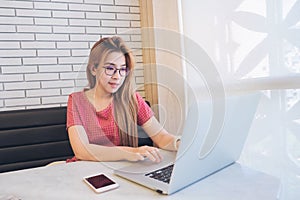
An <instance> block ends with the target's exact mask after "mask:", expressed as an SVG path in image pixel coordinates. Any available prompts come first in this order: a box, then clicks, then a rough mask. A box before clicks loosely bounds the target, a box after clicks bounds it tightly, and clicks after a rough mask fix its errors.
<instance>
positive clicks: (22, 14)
mask: <svg viewBox="0 0 300 200" xmlns="http://www.w3.org/2000/svg"><path fill="white" fill-rule="evenodd" d="M116 34H118V35H120V36H121V37H123V39H124V40H125V41H127V42H128V44H129V46H130V47H131V48H132V49H133V50H134V55H135V60H136V62H137V65H138V66H140V65H141V62H142V51H141V35H140V34H141V31H140V12H139V1H138V0H31V1H28V0H0V111H4V110H14V109H29V108H40V107H55V106H64V105H66V102H67V98H68V95H69V94H70V93H71V92H73V91H77V90H82V88H83V87H85V86H86V84H87V81H86V77H85V64H86V62H87V59H88V54H89V50H90V48H91V46H92V45H93V44H94V42H95V41H97V40H98V39H99V38H100V37H103V36H111V35H116ZM135 74H136V83H137V85H138V88H142V89H141V91H140V92H141V94H144V91H143V88H144V87H142V85H143V81H144V78H143V69H142V68H141V67H138V68H137V69H136V73H135Z"/></svg>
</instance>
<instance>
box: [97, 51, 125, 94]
mask: <svg viewBox="0 0 300 200" xmlns="http://www.w3.org/2000/svg"><path fill="white" fill-rule="evenodd" d="M103 63H104V64H103V65H102V66H98V67H97V68H95V69H93V71H94V72H95V74H96V87H97V89H100V90H101V91H102V92H103V93H104V94H105V93H106V94H112V93H115V92H117V91H118V89H119V88H120V87H121V86H122V84H123V82H124V80H125V78H126V72H127V69H126V61H125V56H124V55H123V54H122V53H120V52H112V53H110V54H108V56H107V57H106V59H105V60H104V62H103ZM122 75H123V76H122Z"/></svg>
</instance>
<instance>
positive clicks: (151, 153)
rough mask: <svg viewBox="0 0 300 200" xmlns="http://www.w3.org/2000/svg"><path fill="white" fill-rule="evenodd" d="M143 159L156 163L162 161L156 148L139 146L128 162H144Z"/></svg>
mask: <svg viewBox="0 0 300 200" xmlns="http://www.w3.org/2000/svg"><path fill="white" fill-rule="evenodd" d="M145 158H148V159H150V160H151V161H153V162H156V163H159V162H161V161H162V159H163V157H162V156H161V154H160V152H159V149H158V148H156V147H151V146H141V147H137V148H135V149H134V150H133V155H131V156H130V158H129V159H128V160H129V161H139V160H144V159H145Z"/></svg>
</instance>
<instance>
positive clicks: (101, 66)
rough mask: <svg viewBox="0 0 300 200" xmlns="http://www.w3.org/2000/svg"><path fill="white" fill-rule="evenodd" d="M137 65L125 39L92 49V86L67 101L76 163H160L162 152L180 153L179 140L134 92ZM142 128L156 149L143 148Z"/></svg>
mask: <svg viewBox="0 0 300 200" xmlns="http://www.w3.org/2000/svg"><path fill="white" fill-rule="evenodd" d="M133 70H134V61H133V56H132V54H131V51H130V49H129V48H128V47H127V46H126V45H125V43H124V42H123V40H122V39H121V38H120V37H117V36H114V37H110V38H102V39H101V40H99V41H98V42H96V43H95V44H94V46H93V47H92V49H91V51H90V55H89V61H88V64H87V68H86V74H87V79H88V82H89V88H88V89H85V90H84V91H80V92H75V93H72V94H71V95H70V96H69V100H68V112H67V128H68V134H69V138H70V142H71V146H72V149H73V151H74V154H75V158H74V159H75V160H77V159H78V160H91V161H117V160H129V161H139V160H144V159H145V158H148V159H150V160H152V161H153V162H160V161H161V160H162V156H161V154H160V153H159V149H158V148H162V149H166V150H170V151H176V150H177V148H178V145H179V142H180V141H179V139H178V138H177V137H175V136H173V135H172V134H170V133H168V132H167V131H166V130H165V129H164V128H163V127H162V126H161V125H160V124H159V122H158V121H157V120H156V118H155V117H154V115H153V112H152V111H151V109H150V108H149V106H148V105H147V104H146V103H145V101H144V100H143V99H142V97H141V96H140V95H139V93H137V92H136V91H135V90H134V84H133V80H134V75H133ZM137 125H140V126H142V128H143V129H144V130H145V132H146V133H147V134H148V136H149V137H150V138H151V139H152V141H153V142H154V144H155V146H157V147H158V148H156V147H153V146H140V147H139V146H138V132H137Z"/></svg>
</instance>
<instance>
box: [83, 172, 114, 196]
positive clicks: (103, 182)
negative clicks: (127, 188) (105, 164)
mask: <svg viewBox="0 0 300 200" xmlns="http://www.w3.org/2000/svg"><path fill="white" fill-rule="evenodd" d="M83 180H84V182H85V183H86V184H88V185H89V186H90V187H91V188H92V189H93V190H94V191H95V192H96V193H102V192H106V191H108V190H112V189H115V188H117V187H119V184H118V183H117V182H116V181H114V180H112V179H111V178H109V177H108V176H107V175H105V174H103V173H101V174H95V175H91V176H87V177H84V178H83Z"/></svg>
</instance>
